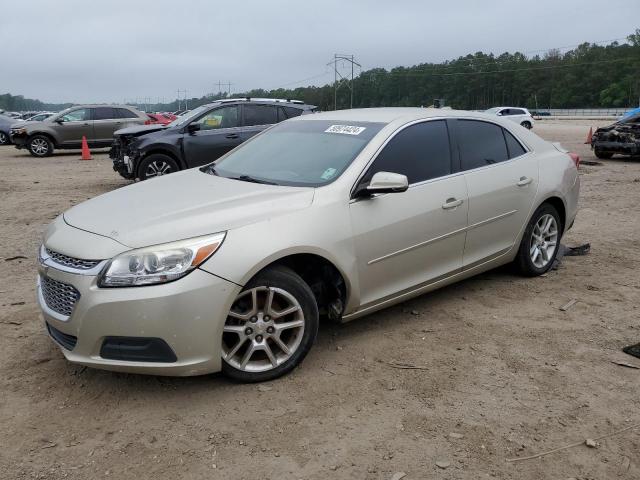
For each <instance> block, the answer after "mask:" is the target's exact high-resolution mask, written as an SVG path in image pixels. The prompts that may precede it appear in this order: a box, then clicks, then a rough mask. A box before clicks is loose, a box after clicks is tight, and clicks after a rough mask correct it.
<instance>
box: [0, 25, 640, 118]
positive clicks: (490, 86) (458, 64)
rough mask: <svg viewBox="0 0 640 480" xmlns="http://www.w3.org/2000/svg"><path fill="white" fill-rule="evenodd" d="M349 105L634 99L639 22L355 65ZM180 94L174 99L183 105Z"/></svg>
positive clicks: (3, 104)
mask: <svg viewBox="0 0 640 480" xmlns="http://www.w3.org/2000/svg"><path fill="white" fill-rule="evenodd" d="M353 90H354V97H353V100H354V102H353V103H354V107H390V106H420V105H423V106H429V105H431V104H432V103H433V101H434V99H444V101H445V104H446V105H448V106H451V107H453V108H458V109H467V110H479V109H485V108H490V107H494V106H500V105H514V106H515V105H517V106H524V107H527V108H529V109H531V110H540V109H547V108H588V107H602V108H607V107H618V108H619V107H632V106H638V105H639V104H640V29H637V30H636V31H635V33H633V34H631V35H629V36H628V37H627V43H618V42H612V43H610V44H608V45H598V44H593V43H583V44H581V45H579V46H578V47H576V48H574V49H572V50H568V51H566V52H564V53H562V52H561V51H559V50H549V51H547V52H546V53H544V54H543V55H539V54H537V55H533V56H530V57H528V56H527V55H525V54H524V53H519V52H516V53H503V54H501V55H494V54H486V53H482V52H476V53H474V54H468V55H466V56H464V57H459V58H457V59H454V60H450V61H445V62H442V63H421V64H418V65H414V66H412V67H396V68H392V69H391V70H386V69H384V68H374V69H370V70H365V71H362V72H361V73H360V74H359V75H358V76H357V77H356V78H355V79H354V82H353ZM224 96H225V94H223V93H218V94H216V95H207V96H203V97H200V98H191V99H188V106H189V108H194V107H197V106H199V105H203V104H205V103H209V102H211V101H214V100H216V99H219V98H222V97H224ZM233 97H274V98H292V99H298V100H302V101H304V102H305V103H309V104H312V105H317V106H318V107H319V108H320V109H321V110H332V109H333V108H334V85H333V83H329V84H326V85H323V86H307V87H298V88H293V89H285V88H279V89H273V90H264V89H254V90H250V91H247V92H242V93H236V94H234V95H233ZM335 100H336V101H335V103H336V104H337V108H338V109H341V108H348V107H349V103H350V94H349V89H348V88H347V86H346V85H342V86H341V87H340V88H339V89H338V94H337V98H336V99H335ZM184 102H185V101H184V100H182V101H181V104H182V105H184ZM65 106H68V105H67V104H64V105H53V104H46V103H43V102H40V101H39V100H30V99H25V98H23V97H22V96H15V97H14V96H12V95H9V94H5V95H0V108H3V109H5V110H58V109H60V108H64V107H65ZM178 106H179V103H178V100H175V101H174V102H171V103H165V104H154V105H147V106H146V107H147V108H148V109H149V110H150V111H174V110H177V109H178Z"/></svg>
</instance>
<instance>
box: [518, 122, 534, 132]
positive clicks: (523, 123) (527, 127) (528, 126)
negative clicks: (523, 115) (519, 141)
mask: <svg viewBox="0 0 640 480" xmlns="http://www.w3.org/2000/svg"><path fill="white" fill-rule="evenodd" d="M520 125H522V126H523V127H524V128H526V129H527V130H531V128H532V126H533V125H531V122H527V121H524V122H522V123H521V124H520Z"/></svg>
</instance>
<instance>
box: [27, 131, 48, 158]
mask: <svg viewBox="0 0 640 480" xmlns="http://www.w3.org/2000/svg"><path fill="white" fill-rule="evenodd" d="M27 146H28V148H29V153H31V155H33V156H34V157H38V158H40V157H48V156H50V155H52V154H53V143H52V142H51V140H49V138H47V137H45V136H44V135H34V136H33V137H31V138H30V139H29V142H28V143H27Z"/></svg>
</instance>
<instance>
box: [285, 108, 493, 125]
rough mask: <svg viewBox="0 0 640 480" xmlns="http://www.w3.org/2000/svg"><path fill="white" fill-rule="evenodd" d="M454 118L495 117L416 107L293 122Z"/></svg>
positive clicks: (360, 110)
mask: <svg viewBox="0 0 640 480" xmlns="http://www.w3.org/2000/svg"><path fill="white" fill-rule="evenodd" d="M443 117H444V118H456V117H466V118H469V117H472V118H478V119H485V120H491V121H492V122H495V115H489V114H487V113H484V112H472V111H469V110H450V109H443V108H417V107H382V108H355V109H353V110H335V111H330V112H320V113H314V114H313V115H305V116H302V117H296V118H295V119H292V120H295V121H308V120H335V121H341V122H347V121H352V122H376V123H392V122H395V121H405V122H411V121H413V120H421V119H428V118H443Z"/></svg>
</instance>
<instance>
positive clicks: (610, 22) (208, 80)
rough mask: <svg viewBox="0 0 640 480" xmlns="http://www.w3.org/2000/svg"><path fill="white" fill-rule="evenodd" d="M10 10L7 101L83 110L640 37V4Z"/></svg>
mask: <svg viewBox="0 0 640 480" xmlns="http://www.w3.org/2000/svg"><path fill="white" fill-rule="evenodd" d="M1 10H2V13H1V14H0V45H1V46H2V48H1V49H0V51H2V56H1V60H0V62H1V63H0V65H1V66H0V93H5V92H8V93H12V94H14V95H18V94H20V95H24V96H25V97H28V98H38V99H40V100H43V101H47V102H67V101H68V102H77V103H80V102H111V101H116V102H122V101H123V100H125V99H126V100H129V101H135V99H136V98H137V99H142V98H143V97H150V98H151V99H152V101H153V102H155V101H156V100H158V99H160V100H163V99H164V100H165V101H170V100H173V99H175V98H176V96H177V92H176V91H177V90H178V89H186V90H187V95H188V96H189V97H200V96H202V95H204V94H206V93H210V92H214V91H217V90H218V88H217V83H218V81H221V82H225V83H226V82H229V81H230V82H231V83H232V86H231V89H232V91H233V92H238V91H245V90H248V89H251V88H260V87H262V88H267V89H270V88H275V87H279V86H288V87H295V86H304V85H309V84H315V85H322V84H325V83H327V82H329V81H331V80H332V78H333V74H332V70H331V68H330V67H327V66H326V63H327V62H329V61H330V60H331V59H332V57H333V54H334V53H335V52H339V53H349V54H351V53H353V54H354V55H355V56H356V60H357V61H358V62H359V63H361V64H362V66H363V68H364V69H369V68H373V67H379V66H381V67H386V68H390V67H394V66H398V65H405V66H409V65H414V64H417V63H423V62H438V61H442V60H446V59H451V58H455V57H458V56H461V55H465V54H467V53H469V52H476V51H484V52H494V53H498V54H499V53H502V52H504V51H510V52H513V51H516V50H518V51H521V52H532V51H537V50H544V49H549V48H553V47H565V46H570V45H575V44H578V43H581V42H584V41H589V42H597V41H601V40H609V39H616V38H624V37H626V36H627V35H628V34H630V33H632V32H633V31H634V30H635V29H636V28H638V27H640V21H639V20H640V2H639V1H637V0H606V1H605V0H602V1H595V0H536V1H520V0H484V1H477V0H452V1H449V2H441V1H438V2H435V1H427V0H422V1H420V0H386V1H378V0H368V1H367V0H323V1H318V0H260V1H258V0H235V1H227V2H222V1H213V0H211V1H208V0H202V1H181V0H172V1H165V0H90V1H88V0H78V1H72V0H57V1H52V0H19V1H13V2H3V6H2V9H1ZM310 77H313V78H311V79H309V78H310ZM304 79H309V80H306V81H301V80H304Z"/></svg>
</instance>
